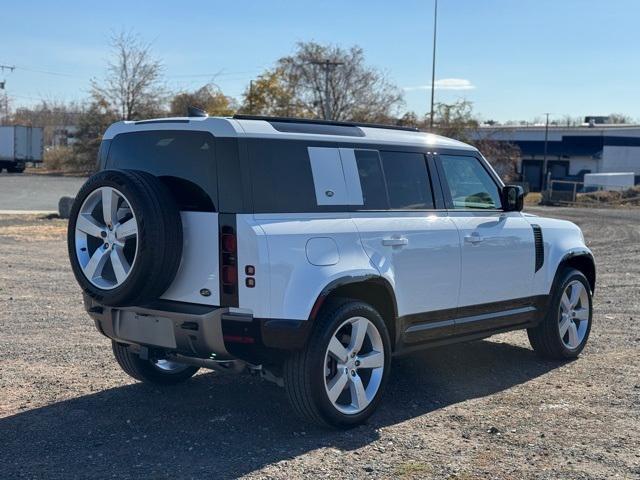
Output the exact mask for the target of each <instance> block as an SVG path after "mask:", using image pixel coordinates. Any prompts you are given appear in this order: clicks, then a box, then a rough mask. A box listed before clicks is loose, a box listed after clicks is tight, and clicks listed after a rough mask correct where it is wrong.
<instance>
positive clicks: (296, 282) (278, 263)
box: [241, 213, 379, 320]
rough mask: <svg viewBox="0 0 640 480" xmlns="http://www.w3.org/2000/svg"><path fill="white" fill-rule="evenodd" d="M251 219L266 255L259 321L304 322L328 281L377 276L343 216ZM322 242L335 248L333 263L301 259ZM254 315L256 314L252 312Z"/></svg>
mask: <svg viewBox="0 0 640 480" xmlns="http://www.w3.org/2000/svg"><path fill="white" fill-rule="evenodd" d="M254 220H255V224H256V225H259V226H260V227H261V229H262V230H263V231H264V234H265V235H266V239H267V245H268V252H269V253H268V254H269V261H268V263H269V268H270V274H269V279H270V293H269V299H268V301H267V302H265V305H269V306H270V310H269V312H268V314H267V313H266V312H263V313H265V315H264V317H265V318H279V319H291V320H307V319H308V318H309V314H310V312H311V309H312V308H313V305H314V303H315V301H316V299H317V298H318V296H319V295H320V293H321V292H322V290H323V289H324V288H325V287H326V286H327V285H328V284H330V283H331V282H332V281H334V280H337V279H341V278H345V277H349V276H363V275H378V274H379V273H378V270H377V269H376V268H375V267H374V266H373V265H372V263H371V262H370V260H369V257H367V255H366V254H365V253H364V251H363V249H362V245H361V244H360V239H359V237H358V234H357V232H356V227H355V224H354V222H353V220H352V219H351V218H350V215H349V214H346V213H344V214H341V213H328V214H313V215H311V214H298V215H296V214H256V215H254ZM327 238H330V239H331V240H333V242H335V245H336V246H337V250H338V252H337V253H338V261H337V262H335V263H333V262H332V261H331V262H325V263H327V264H326V265H314V264H312V263H311V262H310V261H309V259H308V258H307V255H308V248H307V245H308V242H309V241H315V239H327ZM330 256H331V257H333V259H335V255H330ZM241 302H242V297H241ZM241 306H243V307H244V306H245V305H244V304H242V303H241ZM254 316H262V315H256V313H255V312H254Z"/></svg>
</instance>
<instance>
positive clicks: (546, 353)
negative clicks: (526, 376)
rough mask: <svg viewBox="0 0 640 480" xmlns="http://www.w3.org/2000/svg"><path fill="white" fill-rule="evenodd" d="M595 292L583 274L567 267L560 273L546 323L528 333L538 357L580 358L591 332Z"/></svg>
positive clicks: (543, 322) (543, 321) (545, 319)
mask: <svg viewBox="0 0 640 480" xmlns="http://www.w3.org/2000/svg"><path fill="white" fill-rule="evenodd" d="M592 316H593V312H592V293H591V286H590V285H589V281H588V280H587V278H586V277H585V276H584V274H583V273H582V272H580V271H579V270H576V269H573V268H567V269H565V270H563V271H562V272H561V273H560V276H559V278H558V281H557V282H556V283H555V286H554V291H553V292H552V295H551V301H550V302H549V308H548V310H547V313H546V315H545V318H544V319H543V320H542V322H541V323H540V324H539V325H538V326H536V327H534V328H530V329H528V330H527V333H528V335H529V342H530V343H531V346H532V347H533V349H534V350H535V352H536V353H537V354H539V355H540V356H542V357H545V358H552V359H557V360H563V359H570V358H576V357H577V356H578V355H580V352H582V350H583V349H584V347H585V345H586V344H587V340H588V338H589V333H590V332H591V320H592Z"/></svg>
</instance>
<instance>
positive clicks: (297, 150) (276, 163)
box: [248, 139, 328, 213]
mask: <svg viewBox="0 0 640 480" xmlns="http://www.w3.org/2000/svg"><path fill="white" fill-rule="evenodd" d="M248 143H249V158H250V162H251V184H252V188H253V209H254V212H255V213H302V212H316V211H320V210H321V208H319V207H318V204H317V202H316V194H315V188H314V184H313V174H312V172H311V163H310V161H309V152H308V150H307V147H308V144H307V143H305V142H292V141H290V140H257V139H253V140H248ZM327 208H328V207H323V208H322V211H326V209H327Z"/></svg>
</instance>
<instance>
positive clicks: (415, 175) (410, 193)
mask: <svg viewBox="0 0 640 480" xmlns="http://www.w3.org/2000/svg"><path fill="white" fill-rule="evenodd" d="M380 153H381V154H382V170H383V171H384V176H385V180H386V184H387V192H388V195H389V205H390V207H391V209H394V210H428V209H433V208H434V206H433V194H432V193H431V183H430V181H429V174H428V172H427V162H426V159H425V157H424V155H423V154H421V153H405V152H380Z"/></svg>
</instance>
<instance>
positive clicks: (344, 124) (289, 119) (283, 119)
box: [233, 114, 420, 132]
mask: <svg viewBox="0 0 640 480" xmlns="http://www.w3.org/2000/svg"><path fill="white" fill-rule="evenodd" d="M233 118H234V119H236V120H264V121H266V122H281V123H311V124H315V125H337V126H342V127H366V128H386V129H390V130H404V131H407V132H419V131H420V130H418V129H417V128H415V127H402V126H400V125H384V124H380V123H361V122H336V121H332V120H319V119H311V118H292V117H269V116H265V115H243V114H235V115H234V116H233Z"/></svg>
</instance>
